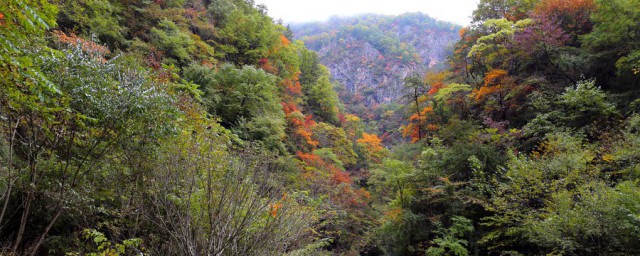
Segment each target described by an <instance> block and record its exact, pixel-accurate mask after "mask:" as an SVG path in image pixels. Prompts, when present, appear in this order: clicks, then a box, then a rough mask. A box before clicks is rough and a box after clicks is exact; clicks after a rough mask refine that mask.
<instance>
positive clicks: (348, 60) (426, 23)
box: [291, 12, 462, 106]
mask: <svg viewBox="0 0 640 256" xmlns="http://www.w3.org/2000/svg"><path fill="white" fill-rule="evenodd" d="M461 28H462V27H461V26H459V25H456V24H453V23H449V22H444V21H439V20H437V19H435V18H432V17H430V16H428V15H426V14H422V13H420V12H412V13H404V14H401V15H381V14H362V15H358V16H353V17H333V18H330V19H329V20H328V21H324V22H310V23H296V24H291V30H292V31H293V33H294V35H295V37H296V38H297V39H299V40H301V41H303V42H304V43H305V45H306V46H307V47H308V48H309V49H311V50H313V51H316V52H318V55H319V57H320V62H321V63H322V64H323V65H325V66H327V67H328V68H329V69H330V71H331V73H332V74H333V78H334V79H335V80H336V81H338V82H340V83H341V84H342V85H344V87H345V90H346V91H348V92H349V93H353V94H363V95H364V96H365V97H364V98H365V101H366V102H365V104H366V105H368V106H371V105H375V104H380V103H390V102H394V101H398V100H400V99H401V97H402V95H403V84H404V79H405V78H406V77H407V76H409V75H412V74H416V75H420V76H422V75H423V74H424V73H426V72H427V71H428V70H442V69H444V68H445V67H446V57H447V56H449V55H450V54H451V52H452V47H451V46H452V44H453V43H455V42H456V41H457V40H458V39H459V34H458V31H459V30H460V29H461Z"/></svg>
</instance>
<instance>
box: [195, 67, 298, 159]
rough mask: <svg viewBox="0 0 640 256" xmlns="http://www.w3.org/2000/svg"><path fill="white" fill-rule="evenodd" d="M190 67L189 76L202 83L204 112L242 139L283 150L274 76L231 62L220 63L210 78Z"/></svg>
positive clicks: (280, 107) (278, 103) (281, 118)
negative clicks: (218, 118) (236, 65)
mask: <svg viewBox="0 0 640 256" xmlns="http://www.w3.org/2000/svg"><path fill="white" fill-rule="evenodd" d="M190 70H192V71H189V72H190V73H189V74H192V75H190V76H189V77H191V79H194V80H193V81H195V82H200V83H202V84H201V86H202V87H201V90H202V91H203V92H204V100H205V104H206V105H207V108H208V112H209V113H211V114H213V115H215V116H218V117H220V121H221V123H222V125H224V126H225V127H227V128H230V129H231V130H233V131H234V133H236V134H238V135H239V136H240V138H242V139H246V140H251V141H261V142H262V143H264V144H265V145H266V146H267V148H269V149H272V150H276V151H279V152H283V153H284V152H285V151H286V150H285V148H284V144H283V143H282V140H283V138H284V137H285V133H284V129H285V119H284V112H283V109H282V105H281V104H280V102H279V100H278V90H279V89H278V87H277V85H276V82H277V79H278V78H277V77H276V76H274V75H271V74H267V73H266V72H264V71H263V70H259V69H256V68H254V67H250V66H244V67H242V69H239V68H236V67H234V66H233V65H231V64H225V65H223V66H222V67H221V68H220V69H219V70H218V71H217V72H215V73H214V74H213V76H212V77H210V78H205V77H203V76H196V74H198V73H197V72H196V70H195V69H190ZM201 72H203V71H201ZM209 72H213V71H209Z"/></svg>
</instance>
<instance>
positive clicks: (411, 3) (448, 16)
mask: <svg viewBox="0 0 640 256" xmlns="http://www.w3.org/2000/svg"><path fill="white" fill-rule="evenodd" d="M479 1H480V0H256V4H265V5H266V6H267V9H268V10H269V16H271V17H272V18H273V19H274V20H278V19H282V21H284V23H285V24H287V23H298V22H309V21H323V20H326V19H327V18H329V17H331V16H353V15H357V14H363V13H376V14H387V15H398V14H402V13H405V12H422V13H425V14H427V15H429V16H431V17H433V18H436V19H438V20H442V21H449V22H453V23H457V24H460V25H468V24H469V22H470V20H471V18H470V16H471V13H472V12H473V10H475V9H476V7H477V5H478V2H479Z"/></svg>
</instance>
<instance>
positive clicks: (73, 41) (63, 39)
mask: <svg viewBox="0 0 640 256" xmlns="http://www.w3.org/2000/svg"><path fill="white" fill-rule="evenodd" d="M51 34H52V35H53V37H54V38H55V39H56V40H57V41H58V42H60V43H63V44H67V45H70V46H74V47H75V46H80V48H82V50H83V51H85V52H87V53H89V54H91V55H92V56H94V57H99V58H102V57H103V56H104V55H106V54H109V53H111V51H109V48H107V47H106V46H104V45H99V44H97V43H95V42H93V41H91V40H85V39H83V38H82V37H78V36H76V34H73V33H71V34H69V35H67V34H65V33H64V32H62V31H60V30H54V31H51Z"/></svg>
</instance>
